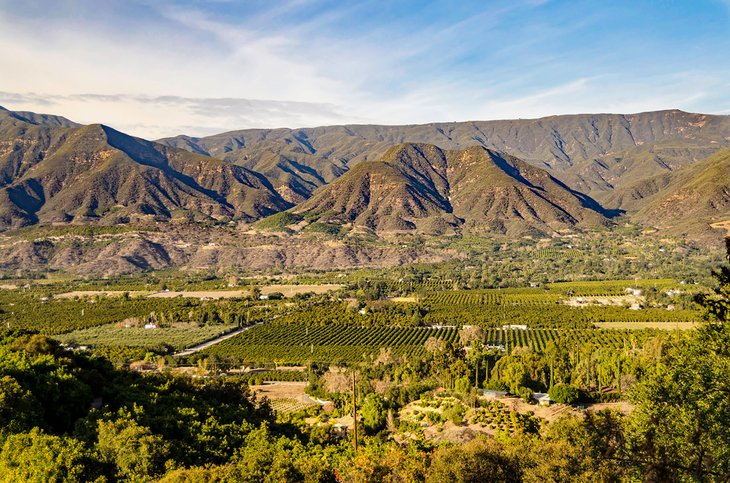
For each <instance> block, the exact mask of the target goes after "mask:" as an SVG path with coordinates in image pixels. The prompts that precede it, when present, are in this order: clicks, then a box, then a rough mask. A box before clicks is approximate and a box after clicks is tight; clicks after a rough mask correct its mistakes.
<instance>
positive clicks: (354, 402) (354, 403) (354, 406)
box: [352, 370, 357, 453]
mask: <svg viewBox="0 0 730 483" xmlns="http://www.w3.org/2000/svg"><path fill="white" fill-rule="evenodd" d="M352 419H353V424H354V430H353V436H354V438H353V440H354V445H355V453H357V394H356V389H355V371H354V370H353V371H352Z"/></svg>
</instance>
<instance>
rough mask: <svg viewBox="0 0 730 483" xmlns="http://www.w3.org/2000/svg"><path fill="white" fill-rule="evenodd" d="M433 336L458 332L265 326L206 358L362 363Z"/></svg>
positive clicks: (560, 333) (541, 342)
mask: <svg viewBox="0 0 730 483" xmlns="http://www.w3.org/2000/svg"><path fill="white" fill-rule="evenodd" d="M656 334H657V330H653V329H645V330H630V329H623V330H619V329H616V330H609V329H595V328H593V329H527V330H522V329H487V330H486V331H485V335H486V337H485V343H486V344H487V345H490V346H493V347H495V348H500V349H503V350H504V351H506V352H510V351H512V350H513V349H514V348H516V347H532V348H533V349H534V350H536V351H542V350H543V349H544V348H545V347H546V345H547V344H548V343H549V342H550V341H555V342H558V341H559V342H561V343H563V344H564V345H566V346H568V347H580V346H584V345H592V346H593V347H595V348H612V349H617V350H618V349H621V348H623V347H627V346H635V345H640V344H642V343H643V342H644V341H646V339H648V338H649V337H652V336H653V335H656ZM429 337H436V338H439V339H444V340H448V341H452V342H453V341H456V340H457V338H458V330H457V329H455V328H448V327H444V328H426V327H409V328H406V327H346V326H344V327H343V326H334V325H333V326H325V327H305V326H297V325H280V324H263V325H260V326H257V327H255V328H253V329H251V330H248V331H246V332H243V333H241V334H239V335H236V336H235V337H232V338H231V339H228V340H225V341H223V342H221V343H220V344H217V345H215V346H212V347H210V348H208V349H206V350H204V351H203V353H204V354H206V355H217V356H222V357H226V358H235V359H238V360H240V361H242V362H277V363H280V364H290V363H294V364H302V363H306V362H307V361H317V362H329V363H337V362H362V361H363V360H364V359H366V358H368V357H377V355H378V354H379V353H380V350H381V349H382V348H390V349H391V350H392V351H393V354H396V355H408V356H417V355H422V354H424V352H425V348H424V344H425V342H426V340H428V338H429Z"/></svg>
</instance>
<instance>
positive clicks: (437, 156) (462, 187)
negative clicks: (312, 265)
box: [292, 143, 609, 235]
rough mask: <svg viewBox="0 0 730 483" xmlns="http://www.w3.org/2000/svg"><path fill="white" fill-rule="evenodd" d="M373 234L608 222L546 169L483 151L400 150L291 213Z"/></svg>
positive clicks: (544, 228)
mask: <svg viewBox="0 0 730 483" xmlns="http://www.w3.org/2000/svg"><path fill="white" fill-rule="evenodd" d="M292 212H293V213H295V214H299V215H303V216H304V218H306V219H307V220H310V221H317V222H320V223H334V224H351V225H352V226H354V227H357V228H366V229H370V230H373V231H375V232H378V233H388V232H410V231H414V232H418V233H425V234H432V235H437V234H444V233H454V232H459V231H464V230H465V231H468V232H472V233H499V234H507V235H521V234H526V233H531V232H541V233H546V232H547V233H549V232H552V231H554V230H560V229H565V228H573V227H575V226H596V225H600V224H606V223H607V218H606V216H607V215H609V213H607V212H606V211H605V210H603V209H602V208H601V206H600V205H599V204H598V203H596V202H595V201H594V200H592V199H591V198H589V197H587V196H585V195H583V194H581V193H578V192H576V191H573V190H571V189H570V188H568V187H567V186H565V185H564V184H563V183H561V182H560V181H558V180H556V179H555V178H554V177H552V176H551V175H550V174H549V173H548V172H547V171H545V170H543V169H540V168H536V167H535V166H532V165H530V164H527V163H525V162H523V161H521V160H519V159H517V158H515V157H512V156H509V155H505V154H501V153H498V152H495V151H492V150H489V149H486V148H483V147H477V146H475V147H471V148H467V149H464V150H442V149H440V148H438V147H437V146H434V145H429V144H410V143H409V144H402V145H399V146H396V147H393V148H391V149H390V150H389V151H388V152H387V153H386V154H385V155H384V156H383V158H382V159H381V160H379V161H366V162H362V163H360V164H358V165H357V166H355V167H354V168H353V169H351V170H350V171H349V172H347V173H346V174H344V175H343V176H342V177H340V178H339V179H337V180H336V181H334V182H332V183H331V184H329V185H328V186H326V187H324V188H322V189H320V190H319V191H318V192H317V193H315V195H314V196H312V198H311V199H309V200H308V201H306V202H304V203H301V204H300V205H298V206H296V207H295V208H293V209H292Z"/></svg>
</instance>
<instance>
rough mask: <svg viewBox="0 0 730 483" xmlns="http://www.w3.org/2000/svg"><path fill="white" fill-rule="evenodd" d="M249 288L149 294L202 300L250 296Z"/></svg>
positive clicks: (155, 296)
mask: <svg viewBox="0 0 730 483" xmlns="http://www.w3.org/2000/svg"><path fill="white" fill-rule="evenodd" d="M248 296H249V291H248V290H201V291H190V292H187V291H186V292H177V291H172V290H170V291H166V292H157V293H153V294H150V295H148V297H150V298H162V299H168V298H175V297H187V298H194V299H201V300H208V299H230V298H236V297H248Z"/></svg>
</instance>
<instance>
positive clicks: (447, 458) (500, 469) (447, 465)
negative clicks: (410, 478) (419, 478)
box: [426, 437, 520, 483]
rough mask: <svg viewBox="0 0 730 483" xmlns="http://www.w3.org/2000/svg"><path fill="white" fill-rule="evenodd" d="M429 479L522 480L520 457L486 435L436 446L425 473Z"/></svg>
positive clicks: (461, 482)
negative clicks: (467, 440) (505, 449)
mask: <svg viewBox="0 0 730 483" xmlns="http://www.w3.org/2000/svg"><path fill="white" fill-rule="evenodd" d="M426 481H427V482H428V483H442V482H445V481H448V482H451V483H472V482H473V483H481V482H483V481H501V482H517V481H520V467H519V464H518V460H516V459H513V458H510V457H509V456H508V455H507V454H505V453H504V451H503V450H502V448H501V447H500V445H499V444H498V443H496V442H494V441H493V440H488V439H486V438H483V437H479V438H477V439H474V440H472V441H470V442H468V443H466V444H464V445H461V446H452V447H443V448H440V449H438V450H436V451H435V452H434V454H433V456H432V459H431V467H430V468H429V471H428V475H427V477H426Z"/></svg>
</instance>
